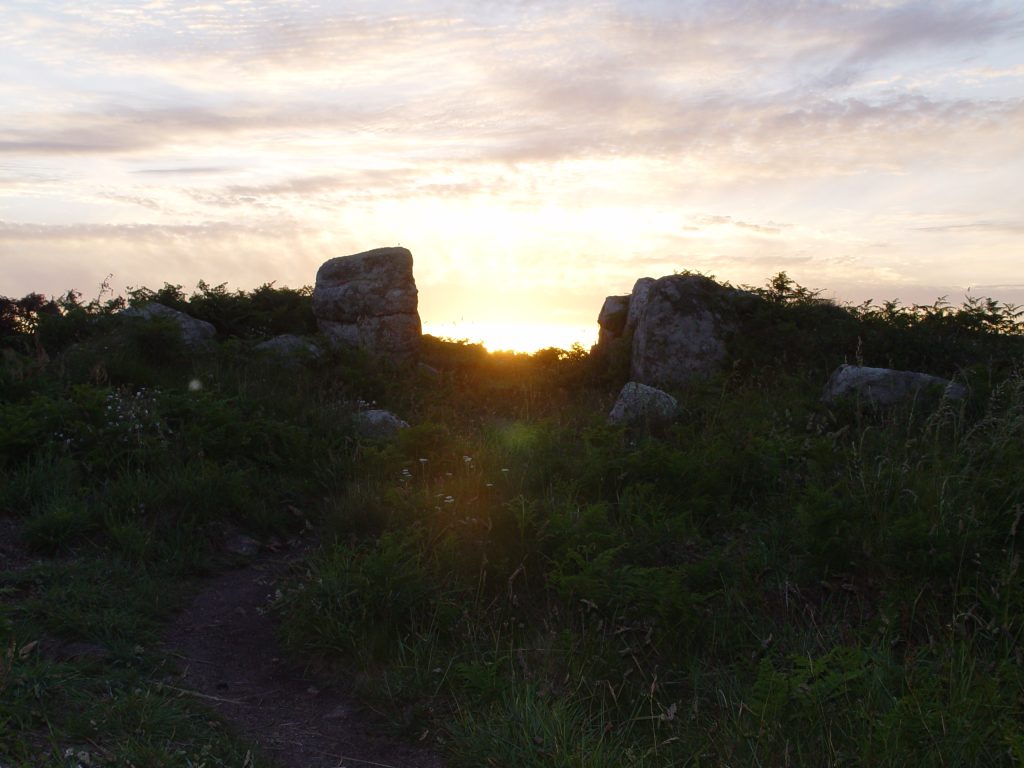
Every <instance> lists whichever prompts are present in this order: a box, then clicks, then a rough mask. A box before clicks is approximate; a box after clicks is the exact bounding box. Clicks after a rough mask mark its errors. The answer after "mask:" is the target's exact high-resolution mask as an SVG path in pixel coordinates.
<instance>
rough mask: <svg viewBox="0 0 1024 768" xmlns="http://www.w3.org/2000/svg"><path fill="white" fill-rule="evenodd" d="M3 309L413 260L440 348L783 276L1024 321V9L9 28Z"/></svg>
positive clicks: (295, 279)
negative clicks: (669, 289) (635, 297)
mask: <svg viewBox="0 0 1024 768" xmlns="http://www.w3.org/2000/svg"><path fill="white" fill-rule="evenodd" d="M0 22H2V23H0V265H2V268H0V294H2V295H7V296H21V295H24V294H25V293H28V292H30V291H38V292H42V293H46V294H60V293H64V292H66V291H67V290H69V289H76V290H78V291H80V292H81V293H82V294H83V296H84V297H85V298H87V299H88V298H92V297H94V296H96V295H97V294H98V293H99V286H100V284H101V283H102V282H103V281H104V279H105V278H106V277H107V276H108V275H112V278H111V281H110V282H111V284H112V285H113V287H114V288H115V289H116V290H118V291H120V290H124V289H125V288H127V287H138V286H143V285H144V286H149V287H159V286H160V285H162V284H163V283H165V282H169V283H173V284H178V285H182V286H184V288H185V289H186V290H191V289H193V288H194V287H195V285H196V283H197V282H198V281H199V280H204V281H206V282H207V283H209V284H212V285H217V284H220V283H227V285H228V287H229V288H232V289H235V288H243V289H250V288H253V287H256V286H258V285H261V284H263V283H267V282H275V283H276V284H277V285H278V286H290V287H297V286H302V285H311V284H312V283H313V282H314V279H315V275H316V270H317V267H318V266H319V265H320V264H321V263H322V262H323V261H325V260H326V259H328V258H332V257H334V256H341V255H346V254H350V253H356V252H360V251H364V250H368V249H371V248H377V247H382V246H391V245H402V246H405V247H407V248H409V249H410V250H411V251H412V253H413V258H414V262H415V275H416V281H417V285H418V287H419V292H420V315H421V317H422V319H423V323H424V327H425V330H426V331H428V332H434V333H438V334H443V335H448V336H453V337H456V338H469V339H472V340H481V339H482V340H483V341H484V342H485V343H487V344H488V345H489V346H490V347H492V348H493V347H505V348H508V347H513V348H516V347H518V348H521V349H529V348H536V347H538V346H552V345H556V346H567V345H568V344H569V343H571V342H572V341H574V340H580V341H583V342H585V343H589V342H590V341H592V340H593V338H594V337H595V336H596V331H597V327H596V317H597V314H598V311H599V310H600V307H601V303H602V301H603V298H604V297H605V296H607V295H610V294H621V293H628V292H629V290H630V288H631V286H632V284H633V283H634V282H635V281H636V279H638V278H640V277H644V276H651V277H658V276H661V275H666V274H672V273H673V272H676V271H682V270H695V271H700V272H703V273H705V274H710V275H714V276H716V277H717V278H719V279H721V280H727V281H730V282H732V283H733V284H746V285H763V284H764V283H765V282H766V281H767V280H768V278H770V277H771V276H772V275H774V274H776V273H778V272H779V271H786V272H787V273H788V274H789V275H790V276H791V277H792V278H794V279H795V280H796V281H797V282H799V283H801V284H802V285H805V286H807V287H810V288H816V289H822V290H823V291H824V295H826V296H829V297H833V298H835V299H837V300H839V301H849V302H858V303H859V302H861V301H864V300H866V299H873V300H874V301H875V302H881V301H883V300H890V299H897V300H900V301H902V302H903V303H917V302H920V303H931V302H932V301H933V300H935V299H936V298H937V297H939V296H947V297H948V298H949V300H950V301H952V302H953V303H959V302H960V301H961V300H962V299H963V297H964V295H965V294H966V293H968V292H970V293H971V294H972V295H979V296H991V297H994V298H997V299H999V300H1002V301H1006V302H1013V303H1022V304H1024V5H1022V4H1021V3H1020V1H1019V0H1005V1H1001V0H992V1H991V2H989V1H986V0H973V1H968V0H928V1H927V2H921V1H912V2H900V1H899V0H832V1H824V0H822V1H818V2H815V1H814V0H761V1H755V0H746V1H743V2H741V1H740V0H706V1H704V2H701V1H698V0H628V1H627V0H588V1H587V2H576V1H575V0H501V1H500V2H498V0H471V1H467V2H461V1H460V0H404V1H401V2H399V1H398V0H373V1H372V2H362V1H361V0H352V1H350V2H297V1H296V0H223V1H222V2H202V0H198V1H196V2H175V1H174V0H152V1H151V2H131V3H123V2H105V1H96V2H83V1H81V0H79V1H78V2H58V1H56V0H31V1H30V2H21V1H20V0H0Z"/></svg>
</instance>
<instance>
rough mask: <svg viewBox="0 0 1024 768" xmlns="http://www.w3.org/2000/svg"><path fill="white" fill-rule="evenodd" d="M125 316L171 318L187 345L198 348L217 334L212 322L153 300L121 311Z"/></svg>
mask: <svg viewBox="0 0 1024 768" xmlns="http://www.w3.org/2000/svg"><path fill="white" fill-rule="evenodd" d="M121 314H122V316H124V317H131V318H137V319H140V320H154V319H160V320H171V321H172V322H174V323H175V324H176V325H177V326H178V327H179V328H180V329H181V340H182V341H183V342H184V343H185V346H186V347H189V348H190V349H196V348H200V347H205V346H207V345H209V344H210V343H211V342H212V341H213V338H214V337H215V336H216V335H217V329H216V328H214V327H213V324H212V323H208V322H206V321H205V320H197V319H196V318H194V317H192V316H191V315H186V314H185V313H184V312H179V311H178V310H176V309H172V308H171V307H167V306H164V305H163V304H157V303H156V302H155V301H151V302H149V303H148V304H142V305H140V306H137V307H129V308H128V309H126V310H124V312H122V313H121Z"/></svg>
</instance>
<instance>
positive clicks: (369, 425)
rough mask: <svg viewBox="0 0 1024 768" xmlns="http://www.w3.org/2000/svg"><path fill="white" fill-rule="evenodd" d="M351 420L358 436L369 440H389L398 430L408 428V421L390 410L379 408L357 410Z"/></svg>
mask: <svg viewBox="0 0 1024 768" xmlns="http://www.w3.org/2000/svg"><path fill="white" fill-rule="evenodd" d="M353 422H354V423H355V428H356V432H357V433H358V434H359V436H360V437H365V438H369V439H371V440H389V439H391V438H392V437H394V436H395V435H396V434H397V433H398V431H399V430H401V429H408V428H409V423H408V422H406V421H403V420H402V419H400V418H398V417H397V416H395V414H393V413H391V411H385V410H383V409H380V408H376V409H373V410H369V411H359V412H357V413H356V414H355V415H354V416H353Z"/></svg>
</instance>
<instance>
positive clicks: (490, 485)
mask: <svg viewBox="0 0 1024 768" xmlns="http://www.w3.org/2000/svg"><path fill="white" fill-rule="evenodd" d="M484 485H485V486H486V487H487V488H493V487H494V483H484Z"/></svg>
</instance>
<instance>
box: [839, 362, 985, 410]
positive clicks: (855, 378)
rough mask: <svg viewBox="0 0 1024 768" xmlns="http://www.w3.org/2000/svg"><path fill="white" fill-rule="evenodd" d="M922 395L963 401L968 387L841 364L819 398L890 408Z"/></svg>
mask: <svg viewBox="0 0 1024 768" xmlns="http://www.w3.org/2000/svg"><path fill="white" fill-rule="evenodd" d="M921 393H931V394H933V395H937V396H943V397H946V398H949V399H950V400H962V399H963V398H964V397H966V396H967V387H965V386H963V385H962V384H957V383H956V382H953V381H950V380H949V379H943V378H941V377H939V376H932V375H930V374H927V373H918V372H916V371H894V370H892V369H890V368H868V367H866V366H861V365H841V366H839V367H838V368H837V369H836V370H835V372H834V373H833V374H832V376H831V377H830V378H829V380H828V384H827V385H826V386H825V394H824V395H823V396H822V398H821V399H822V400H823V401H824V402H826V403H834V402H837V401H839V400H844V399H846V398H856V399H858V400H859V401H860V402H862V403H866V404H868V405H872V406H879V407H889V406H893V405H896V404H898V403H900V402H904V401H907V400H910V399H912V398H914V397H916V396H918V395H920V394H921Z"/></svg>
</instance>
